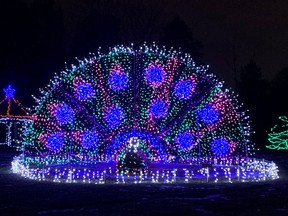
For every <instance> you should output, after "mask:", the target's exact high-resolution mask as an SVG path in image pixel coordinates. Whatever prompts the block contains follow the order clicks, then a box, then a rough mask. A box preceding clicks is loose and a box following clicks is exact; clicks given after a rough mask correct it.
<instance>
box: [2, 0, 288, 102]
mask: <svg viewBox="0 0 288 216" xmlns="http://www.w3.org/2000/svg"><path fill="white" fill-rule="evenodd" d="M35 2H36V3H35ZM0 8H1V9H0V10H1V26H2V27H1V35H2V37H1V38H2V39H1V41H0V46H1V48H0V49H1V62H0V71H1V74H2V79H1V81H0V86H2V87H4V86H5V85H7V84H9V83H12V84H14V85H15V87H16V88H17V92H16V96H17V97H18V98H19V99H20V100H21V99H22V100H24V104H26V105H27V106H31V105H32V102H33V100H32V99H31V96H30V95H31V94H35V95H37V94H38V88H40V87H44V86H45V85H46V84H47V83H48V81H49V79H51V78H52V77H53V75H54V73H55V72H56V73H57V72H60V71H61V70H63V69H64V68H65V63H64V62H67V64H68V65H70V64H71V63H75V59H74V57H75V56H77V57H79V58H80V59H81V58H83V57H85V56H86V57H87V56H88V53H89V52H97V49H98V46H101V47H103V50H104V51H105V49H107V48H108V47H109V46H114V45H117V44H119V43H123V44H127V45H128V44H130V43H132V42H134V43H136V44H141V43H142V42H143V41H147V42H148V43H151V42H152V41H156V42H157V43H158V44H161V45H162V43H161V42H162V41H161V38H162V36H163V29H164V28H165V26H166V25H167V23H169V22H171V20H173V19H174V18H175V17H179V18H180V19H181V20H182V21H184V22H185V24H186V25H187V26H188V27H189V28H190V29H191V31H192V33H193V36H194V39H195V40H197V41H199V42H200V43H201V44H202V46H203V47H202V48H200V52H201V53H202V54H203V58H202V59H201V61H202V62H204V63H206V64H209V65H210V66H211V70H212V72H213V73H215V74H217V75H218V76H219V77H221V78H222V79H223V80H225V81H226V83H227V86H228V87H229V86H231V87H234V85H235V82H234V78H235V72H236V76H237V78H239V71H240V69H241V67H242V66H243V65H245V64H247V63H248V62H249V60H250V59H251V58H253V59H254V60H255V62H256V63H257V65H258V66H259V67H260V68H261V72H262V75H263V78H264V79H267V80H268V81H271V80H273V78H274V76H275V75H276V74H277V73H278V72H279V71H280V70H281V69H283V68H284V67H288V62H287V59H288V39H287V38H288V29H287V27H288V16H287V9H288V2H287V1H285V0H282V1H280V0H274V1H263V0H262V1H261V0H253V1H250V0H242V1H237V0H234V1H230V0H215V1H214V0H210V1H202V0H201V1H200V0H199V1H195V0H194V1H189V0H187V1H185V0H178V1H172V0H171V1H168V0H166V1H145V2H142V1H128V0H123V1H116V0H114V1H113V0H112V1H93V0H86V1H85V0H82V1H81V0H55V1H52V0H51V1H45V0H39V1H33V0H3V1H1V7H0ZM233 59H234V61H233ZM233 63H234V64H235V66H233ZM2 87H1V88H2ZM23 91H24V92H25V95H24V94H23V93H22V92H23ZM17 93H18V94H17Z"/></svg>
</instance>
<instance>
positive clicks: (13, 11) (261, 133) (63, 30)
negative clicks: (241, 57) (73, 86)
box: [0, 0, 288, 147]
mask: <svg viewBox="0 0 288 216" xmlns="http://www.w3.org/2000/svg"><path fill="white" fill-rule="evenodd" d="M159 2H160V1H152V0H149V1H138V0H137V1H129V0H123V1H121V4H119V7H114V5H115V0H114V1H113V0H112V1H108V0H101V1H93V0H86V1H80V0H73V1H65V0H62V1H59V0H58V1H57V0H37V1H36V0H26V1H25V0H2V1H1V7H0V25H1V39H0V57H1V64H0V71H1V75H2V78H1V79H0V86H2V87H4V86H6V85H7V84H10V83H11V82H12V84H14V85H15V86H16V88H17V89H18V91H17V92H18V93H17V92H16V94H17V98H18V99H19V100H20V101H21V100H22V102H23V103H24V104H25V105H26V106H32V105H33V100H32V98H31V94H36V95H37V93H38V88H40V87H43V86H45V85H46V84H47V83H48V80H49V79H50V78H52V76H53V73H54V72H55V71H59V70H60V69H63V62H65V61H67V62H69V63H73V62H75V56H78V57H79V58H80V59H81V58H82V57H85V56H87V54H88V53H89V52H91V48H94V49H97V48H98V47H99V46H101V47H102V51H103V52H105V51H107V50H108V48H109V47H112V46H114V45H117V44H124V45H130V43H131V42H133V43H134V44H135V45H136V46H137V45H139V44H143V42H144V41H146V42H148V43H151V42H152V41H155V42H156V43H157V44H158V45H159V46H162V45H165V46H166V47H170V46H173V47H175V48H178V47H181V50H182V51H183V52H188V53H191V54H192V57H193V59H194V60H195V62H196V63H197V64H205V58H204V57H205V54H204V53H202V48H203V46H204V45H205V44H203V43H201V42H200V41H199V40H198V39H195V38H194V36H193V32H192V29H190V28H189V26H188V25H187V24H186V23H185V22H184V21H183V20H182V19H181V18H180V17H178V16H172V17H171V16H167V11H165V8H163V7H161V5H160V3H159ZM63 8H65V10H63ZM75 8H77V10H75ZM124 8H126V9H124ZM232 48H233V51H234V52H233V53H232V55H231V56H229V57H228V58H230V59H231V61H230V66H231V69H232V70H231V72H232V73H234V91H235V92H236V93H237V94H239V101H240V102H243V103H244V108H246V109H248V110H249V112H248V114H249V115H250V117H251V121H252V123H251V125H252V128H253V130H254V131H255V132H256V133H255V134H253V135H252V139H253V141H254V142H256V143H257V145H258V146H259V147H263V146H265V145H266V144H267V132H268V131H269V129H270V128H271V127H272V126H273V125H274V124H275V123H276V121H277V117H278V116H279V115H288V100H287V93H288V63H287V67H286V68H283V69H282V70H280V71H279V72H277V73H276V76H275V77H274V79H272V80H265V79H264V78H263V77H262V71H261V70H262V69H261V65H258V64H257V62H256V61H255V59H254V58H253V55H252V57H251V60H250V61H248V62H247V64H245V65H240V66H238V65H237V64H236V63H237V52H236V51H235V50H236V49H235V47H232ZM94 52H97V50H94ZM271 58H273V55H272V56H271ZM267 61H269V59H267ZM212 69H213V67H212ZM221 78H222V79H223V80H225V77H221Z"/></svg>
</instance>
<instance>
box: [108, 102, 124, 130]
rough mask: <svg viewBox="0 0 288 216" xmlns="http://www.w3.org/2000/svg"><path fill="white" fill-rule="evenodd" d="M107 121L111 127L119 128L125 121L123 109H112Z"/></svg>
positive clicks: (109, 110) (109, 111)
mask: <svg viewBox="0 0 288 216" xmlns="http://www.w3.org/2000/svg"><path fill="white" fill-rule="evenodd" d="M105 120H106V123H107V124H108V125H109V127H111V128H116V127H118V126H119V125H120V124H121V123H122V122H123V120H124V112H123V109H122V108H120V107H118V106H113V107H110V108H109V109H108V110H107V112H106V114H105Z"/></svg>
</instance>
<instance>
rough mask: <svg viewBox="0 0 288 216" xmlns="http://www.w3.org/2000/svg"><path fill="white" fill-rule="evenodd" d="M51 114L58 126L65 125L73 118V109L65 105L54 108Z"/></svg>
mask: <svg viewBox="0 0 288 216" xmlns="http://www.w3.org/2000/svg"><path fill="white" fill-rule="evenodd" d="M53 114H54V116H55V118H56V120H57V121H58V122H59V123H60V124H66V123H68V122H70V121H72V119H73V117H74V111H73V109H72V108H71V107H69V106H68V105H66V104H60V105H58V106H57V107H56V108H55V110H54V112H53Z"/></svg>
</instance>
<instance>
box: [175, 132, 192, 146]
mask: <svg viewBox="0 0 288 216" xmlns="http://www.w3.org/2000/svg"><path fill="white" fill-rule="evenodd" d="M175 141H176V143H178V145H179V146H180V147H181V148H184V149H189V148H191V147H192V146H193V145H194V136H193V135H192V134H191V133H189V132H182V133H180V134H178V135H177V136H176V137H175Z"/></svg>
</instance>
